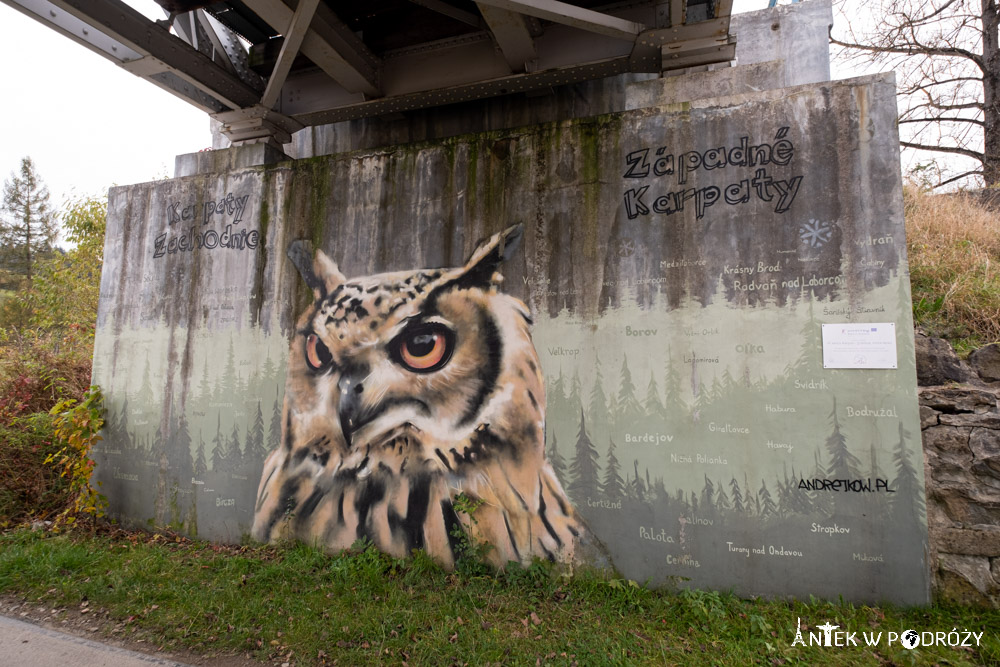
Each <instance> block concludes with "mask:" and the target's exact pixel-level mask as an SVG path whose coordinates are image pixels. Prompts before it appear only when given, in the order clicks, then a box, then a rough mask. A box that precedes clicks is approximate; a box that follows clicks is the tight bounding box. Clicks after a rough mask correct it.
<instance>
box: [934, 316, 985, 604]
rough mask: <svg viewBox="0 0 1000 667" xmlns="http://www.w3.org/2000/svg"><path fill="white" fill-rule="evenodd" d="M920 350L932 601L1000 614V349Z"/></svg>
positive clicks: (937, 344)
mask: <svg viewBox="0 0 1000 667" xmlns="http://www.w3.org/2000/svg"><path fill="white" fill-rule="evenodd" d="M916 347H917V375H918V380H919V384H920V387H919V389H918V395H919V399H920V427H921V430H922V432H923V442H924V472H925V479H926V488H927V528H928V533H929V538H930V554H929V559H928V562H929V564H930V568H931V582H932V586H933V590H934V596H935V599H936V600H939V601H949V602H958V603H962V604H975V605H986V606H991V607H1000V404H998V396H1000V344H996V343H994V344H991V345H987V346H985V347H983V348H980V349H979V350H977V351H976V352H974V353H972V354H971V355H970V356H969V359H968V361H961V360H959V358H958V356H957V355H956V354H955V352H954V350H952V348H951V346H950V345H949V344H948V343H947V341H944V340H941V339H938V338H927V337H925V336H920V335H918V336H917V340H916Z"/></svg>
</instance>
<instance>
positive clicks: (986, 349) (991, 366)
mask: <svg viewBox="0 0 1000 667" xmlns="http://www.w3.org/2000/svg"><path fill="white" fill-rule="evenodd" d="M969 364H970V365H971V366H972V369H973V370H974V371H975V372H976V374H977V375H979V377H980V378H981V379H983V380H985V381H986V382H997V381H1000V343H990V344H989V345H984V346H983V347H981V348H979V349H978V350H976V351H975V352H973V353H972V354H970V355H969Z"/></svg>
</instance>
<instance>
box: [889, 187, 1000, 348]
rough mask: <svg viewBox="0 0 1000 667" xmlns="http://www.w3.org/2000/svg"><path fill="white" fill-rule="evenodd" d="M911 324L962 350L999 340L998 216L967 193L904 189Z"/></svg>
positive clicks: (999, 242) (999, 254) (999, 217)
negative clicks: (911, 302) (912, 321)
mask: <svg viewBox="0 0 1000 667" xmlns="http://www.w3.org/2000/svg"><path fill="white" fill-rule="evenodd" d="M904 201H905V211H906V235H907V250H908V254H909V261H910V284H911V286H912V290H913V314H914V321H915V323H916V324H917V326H919V327H921V328H922V329H924V330H925V331H926V332H927V333H928V335H931V336H936V337H940V338H946V339H948V340H949V341H950V342H951V343H952V345H953V346H954V347H955V348H956V350H958V352H959V353H960V354H962V355H963V356H964V355H965V354H967V353H968V352H970V351H972V350H974V349H976V348H978V347H980V346H982V345H984V344H987V343H992V342H996V341H1000V272H998V268H1000V216H998V214H997V212H996V211H991V210H989V209H988V208H987V207H985V206H983V205H982V204H981V203H980V200H979V199H978V198H977V197H975V196H973V195H967V194H949V195H932V194H930V193H928V192H926V191H923V190H920V189H918V188H915V187H907V188H906V189H905V193H904Z"/></svg>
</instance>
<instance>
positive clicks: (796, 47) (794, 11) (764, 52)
mask: <svg viewBox="0 0 1000 667" xmlns="http://www.w3.org/2000/svg"><path fill="white" fill-rule="evenodd" d="M832 26H833V3H832V1H831V0H806V1H805V2H798V3H795V4H791V5H778V6H777V7H773V8H771V9H762V10H760V11H756V12H747V13H745V14H737V15H735V16H734V17H733V22H732V27H731V28H730V32H732V33H733V34H734V35H735V36H736V63H737V64H738V65H749V64H752V63H762V62H767V61H771V60H780V61H782V62H784V63H785V70H784V71H785V80H784V85H786V86H796V85H799V84H803V83H819V82H822V81H829V80H830V28H831V27H832Z"/></svg>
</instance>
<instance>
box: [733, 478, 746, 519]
mask: <svg viewBox="0 0 1000 667" xmlns="http://www.w3.org/2000/svg"><path fill="white" fill-rule="evenodd" d="M729 488H730V491H731V495H732V497H733V511H734V512H736V513H737V514H746V511H747V510H746V503H744V502H743V490H742V489H741V488H740V483H739V481H737V479H736V477H735V476H733V479H732V481H730V482H729Z"/></svg>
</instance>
